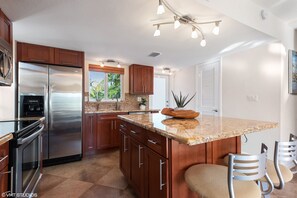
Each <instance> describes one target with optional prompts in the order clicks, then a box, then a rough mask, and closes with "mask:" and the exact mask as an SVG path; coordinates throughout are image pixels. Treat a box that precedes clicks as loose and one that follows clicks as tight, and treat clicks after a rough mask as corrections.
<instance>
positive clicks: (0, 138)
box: [0, 117, 45, 145]
mask: <svg viewBox="0 0 297 198" xmlns="http://www.w3.org/2000/svg"><path fill="white" fill-rule="evenodd" d="M44 119H45V118H44V117H30V118H12V119H5V120H1V122H9V121H18V120H20V121H29V120H42V121H43V120H44ZM13 132H14V131H12V130H10V129H8V128H5V127H4V128H3V129H2V128H1V123H0V145H2V144H4V143H6V142H8V141H9V140H11V139H12V138H13Z"/></svg>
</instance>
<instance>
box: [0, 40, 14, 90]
mask: <svg viewBox="0 0 297 198" xmlns="http://www.w3.org/2000/svg"><path fill="white" fill-rule="evenodd" d="M12 67H13V60H12V47H11V46H10V45H9V44H8V43H7V42H6V41H5V40H3V39H1V38H0V85H6V86H10V85H11V84H12V81H13V72H12Z"/></svg>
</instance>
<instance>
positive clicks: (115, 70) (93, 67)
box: [88, 64, 124, 102]
mask: <svg viewBox="0 0 297 198" xmlns="http://www.w3.org/2000/svg"><path fill="white" fill-rule="evenodd" d="M90 72H98V73H104V98H103V99H102V100H101V101H100V102H116V99H110V98H108V74H119V75H120V83H121V96H120V98H119V101H123V100H124V68H116V67H109V66H106V67H103V68H102V67H100V66H99V65H91V64H90V65H89V75H88V78H89V80H90ZM88 89H89V90H90V84H89V86H88ZM89 102H99V101H96V99H93V98H92V99H91V97H90V91H89Z"/></svg>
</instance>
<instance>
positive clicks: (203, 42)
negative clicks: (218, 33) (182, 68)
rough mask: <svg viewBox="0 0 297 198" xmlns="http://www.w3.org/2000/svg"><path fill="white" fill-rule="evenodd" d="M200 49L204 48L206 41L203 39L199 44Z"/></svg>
mask: <svg viewBox="0 0 297 198" xmlns="http://www.w3.org/2000/svg"><path fill="white" fill-rule="evenodd" d="M200 45H201V47H205V46H206V40H205V39H204V38H203V39H202V40H201V42H200Z"/></svg>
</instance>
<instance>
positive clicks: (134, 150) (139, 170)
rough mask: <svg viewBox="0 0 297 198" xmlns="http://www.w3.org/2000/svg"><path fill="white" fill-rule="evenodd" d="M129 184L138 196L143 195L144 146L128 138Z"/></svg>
mask: <svg viewBox="0 0 297 198" xmlns="http://www.w3.org/2000/svg"><path fill="white" fill-rule="evenodd" d="M130 148H131V149H130V155H131V184H132V185H133V187H134V189H135V191H136V192H137V194H138V195H139V197H144V161H143V160H144V155H143V153H144V146H143V145H142V144H141V143H139V142H138V141H136V140H134V139H132V138H131V139H130Z"/></svg>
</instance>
